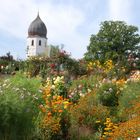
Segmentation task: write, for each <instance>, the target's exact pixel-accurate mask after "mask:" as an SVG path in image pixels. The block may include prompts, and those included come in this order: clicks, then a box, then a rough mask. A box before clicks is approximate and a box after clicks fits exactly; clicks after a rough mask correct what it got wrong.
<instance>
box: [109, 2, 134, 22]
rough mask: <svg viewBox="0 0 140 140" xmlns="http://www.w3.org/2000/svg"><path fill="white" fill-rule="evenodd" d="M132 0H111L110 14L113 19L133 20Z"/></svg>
mask: <svg viewBox="0 0 140 140" xmlns="http://www.w3.org/2000/svg"><path fill="white" fill-rule="evenodd" d="M131 5H132V0H109V15H110V18H111V19H112V20H124V21H126V22H131Z"/></svg>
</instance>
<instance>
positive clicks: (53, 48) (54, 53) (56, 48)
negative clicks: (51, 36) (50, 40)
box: [50, 45, 60, 57]
mask: <svg viewBox="0 0 140 140" xmlns="http://www.w3.org/2000/svg"><path fill="white" fill-rule="evenodd" d="M50 48H51V51H50V57H55V56H58V54H59V52H60V48H59V46H58V45H57V46H54V45H50Z"/></svg>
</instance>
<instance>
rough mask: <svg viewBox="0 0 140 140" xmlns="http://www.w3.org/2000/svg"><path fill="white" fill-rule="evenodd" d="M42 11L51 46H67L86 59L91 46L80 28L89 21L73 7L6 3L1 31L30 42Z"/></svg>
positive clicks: (0, 8)
mask: <svg viewBox="0 0 140 140" xmlns="http://www.w3.org/2000/svg"><path fill="white" fill-rule="evenodd" d="M38 9H39V11H40V17H41V18H42V20H43V21H44V22H45V23H46V26H47V28H48V42H49V43H55V44H58V45H59V44H61V43H63V44H64V45H66V49H67V50H68V51H69V52H72V54H73V56H74V57H82V54H83V53H84V51H85V50H86V49H85V47H86V44H87V42H86V41H85V38H84V36H83V35H81V34H80V33H79V32H78V31H77V28H78V27H79V26H80V25H81V24H82V23H83V21H84V20H85V15H84V13H83V12H82V11H81V10H78V9H77V8H76V7H72V6H71V5H64V4H59V5H57V4H54V3H53V4H52V3H51V2H48V1H44V2H43V3H36V2H35V1H34V0H24V1H19V0H14V1H11V0H4V1H3V2H2V4H1V5H0V21H1V22H0V30H3V31H5V32H6V33H7V34H8V35H12V36H13V37H15V38H17V39H18V38H19V39H25V41H26V37H27V31H28V27H29V24H30V23H31V21H33V20H34V19H35V18H36V16H37V11H38Z"/></svg>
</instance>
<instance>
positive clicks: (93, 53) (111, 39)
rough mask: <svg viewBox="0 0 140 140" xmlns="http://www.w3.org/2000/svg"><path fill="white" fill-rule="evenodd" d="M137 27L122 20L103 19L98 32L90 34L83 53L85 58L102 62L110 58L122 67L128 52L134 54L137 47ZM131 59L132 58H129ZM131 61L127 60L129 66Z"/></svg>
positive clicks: (138, 38)
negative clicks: (88, 42) (85, 51)
mask: <svg viewBox="0 0 140 140" xmlns="http://www.w3.org/2000/svg"><path fill="white" fill-rule="evenodd" d="M137 31H138V28H137V27H135V26H131V25H127V24H126V23H125V22H122V21H104V22H102V23H101V27H100V30H99V32H98V33H97V34H96V35H92V36H91V38H90V44H89V46H88V47H87V53H86V54H85V59H86V60H99V61H100V62H101V63H104V62H105V61H106V60H109V59H111V60H112V61H113V63H114V64H117V65H118V66H119V67H122V66H123V67H124V66H126V64H127V63H128V61H127V60H128V57H129V55H130V54H132V55H133V57H134V56H135V54H136V52H137V51H138V48H139V43H140V36H139V34H138V33H137ZM131 60H132V59H131ZM132 64H133V62H131V63H130V62H129V65H130V66H131V65H132Z"/></svg>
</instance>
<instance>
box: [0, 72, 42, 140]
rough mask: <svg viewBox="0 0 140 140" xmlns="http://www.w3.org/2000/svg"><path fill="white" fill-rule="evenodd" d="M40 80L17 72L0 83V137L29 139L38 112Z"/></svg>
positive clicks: (32, 132)
mask: <svg viewBox="0 0 140 140" xmlns="http://www.w3.org/2000/svg"><path fill="white" fill-rule="evenodd" d="M39 86H40V81H39V80H36V79H27V78H25V77H24V76H23V75H21V74H18V75H16V76H13V77H11V78H9V79H6V80H4V81H2V82H1V83H0V114H1V115H0V138H1V139H6V140H16V139H17V140H18V139H21V140H22V139H31V137H32V136H33V135H34V131H35V121H36V118H37V114H38V112H39V110H38V109H37V108H38V104H39V103H40V102H41V100H39V99H38V98H39V96H40V95H39V94H38V93H37V92H38V89H39Z"/></svg>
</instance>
